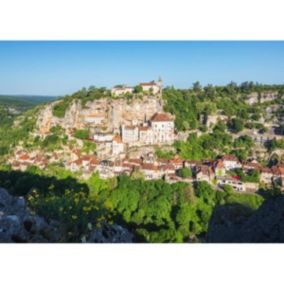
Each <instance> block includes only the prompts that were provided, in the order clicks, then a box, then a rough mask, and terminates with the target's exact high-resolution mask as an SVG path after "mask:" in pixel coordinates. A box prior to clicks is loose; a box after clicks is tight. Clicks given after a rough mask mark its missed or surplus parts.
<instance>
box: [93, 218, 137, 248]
mask: <svg viewBox="0 0 284 284" xmlns="http://www.w3.org/2000/svg"><path fill="white" fill-rule="evenodd" d="M133 238H134V236H133V235H132V234H131V233H130V232H129V231H128V230H127V229H125V228H123V227H121V226H119V225H116V224H113V225H109V224H108V223H103V224H102V226H101V227H100V228H97V229H95V230H94V231H93V232H91V233H90V235H89V237H88V240H87V242H89V243H132V242H133Z"/></svg>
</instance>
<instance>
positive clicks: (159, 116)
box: [151, 113, 173, 122]
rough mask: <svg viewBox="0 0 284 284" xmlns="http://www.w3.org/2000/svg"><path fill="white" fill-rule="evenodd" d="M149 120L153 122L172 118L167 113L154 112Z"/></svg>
mask: <svg viewBox="0 0 284 284" xmlns="http://www.w3.org/2000/svg"><path fill="white" fill-rule="evenodd" d="M151 121H154V122H162V121H173V118H172V117H171V116H170V115H169V114H167V113H155V114H154V115H153V116H152V118H151Z"/></svg>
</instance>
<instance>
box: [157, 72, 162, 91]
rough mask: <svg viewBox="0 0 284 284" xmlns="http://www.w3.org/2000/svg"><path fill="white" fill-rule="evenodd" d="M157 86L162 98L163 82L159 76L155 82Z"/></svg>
mask: <svg viewBox="0 0 284 284" xmlns="http://www.w3.org/2000/svg"><path fill="white" fill-rule="evenodd" d="M157 85H158V86H159V88H160V91H159V95H160V96H162V90H163V80H162V78H161V76H159V79H158V81H157Z"/></svg>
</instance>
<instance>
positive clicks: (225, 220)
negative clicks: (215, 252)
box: [207, 196, 284, 243]
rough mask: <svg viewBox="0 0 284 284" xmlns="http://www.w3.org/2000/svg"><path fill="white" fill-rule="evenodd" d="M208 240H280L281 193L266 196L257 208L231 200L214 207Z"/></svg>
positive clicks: (283, 226)
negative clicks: (273, 196) (228, 202)
mask: <svg viewBox="0 0 284 284" xmlns="http://www.w3.org/2000/svg"><path fill="white" fill-rule="evenodd" d="M207 241H208V242H221V243H282V242H284V196H278V197H276V198H273V199H269V200H266V201H265V202H264V203H263V204H262V205H261V206H260V207H259V209H258V210H256V211H255V212H253V213H252V212H251V210H250V209H248V208H246V207H244V206H241V205H238V204H234V205H227V206H222V207H218V208H216V210H215V212H214V213H213V215H212V218H211V221H210V224H209V230H208V239H207Z"/></svg>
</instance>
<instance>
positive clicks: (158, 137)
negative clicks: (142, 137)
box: [150, 113, 175, 144]
mask: <svg viewBox="0 0 284 284" xmlns="http://www.w3.org/2000/svg"><path fill="white" fill-rule="evenodd" d="M150 124H151V128H152V130H153V144H172V143H173V142H174V138H175V137H174V136H175V134H174V128H175V125H174V120H173V118H172V117H171V116H170V115H169V114H167V113H156V114H154V115H153V117H152V118H151V120H150Z"/></svg>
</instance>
